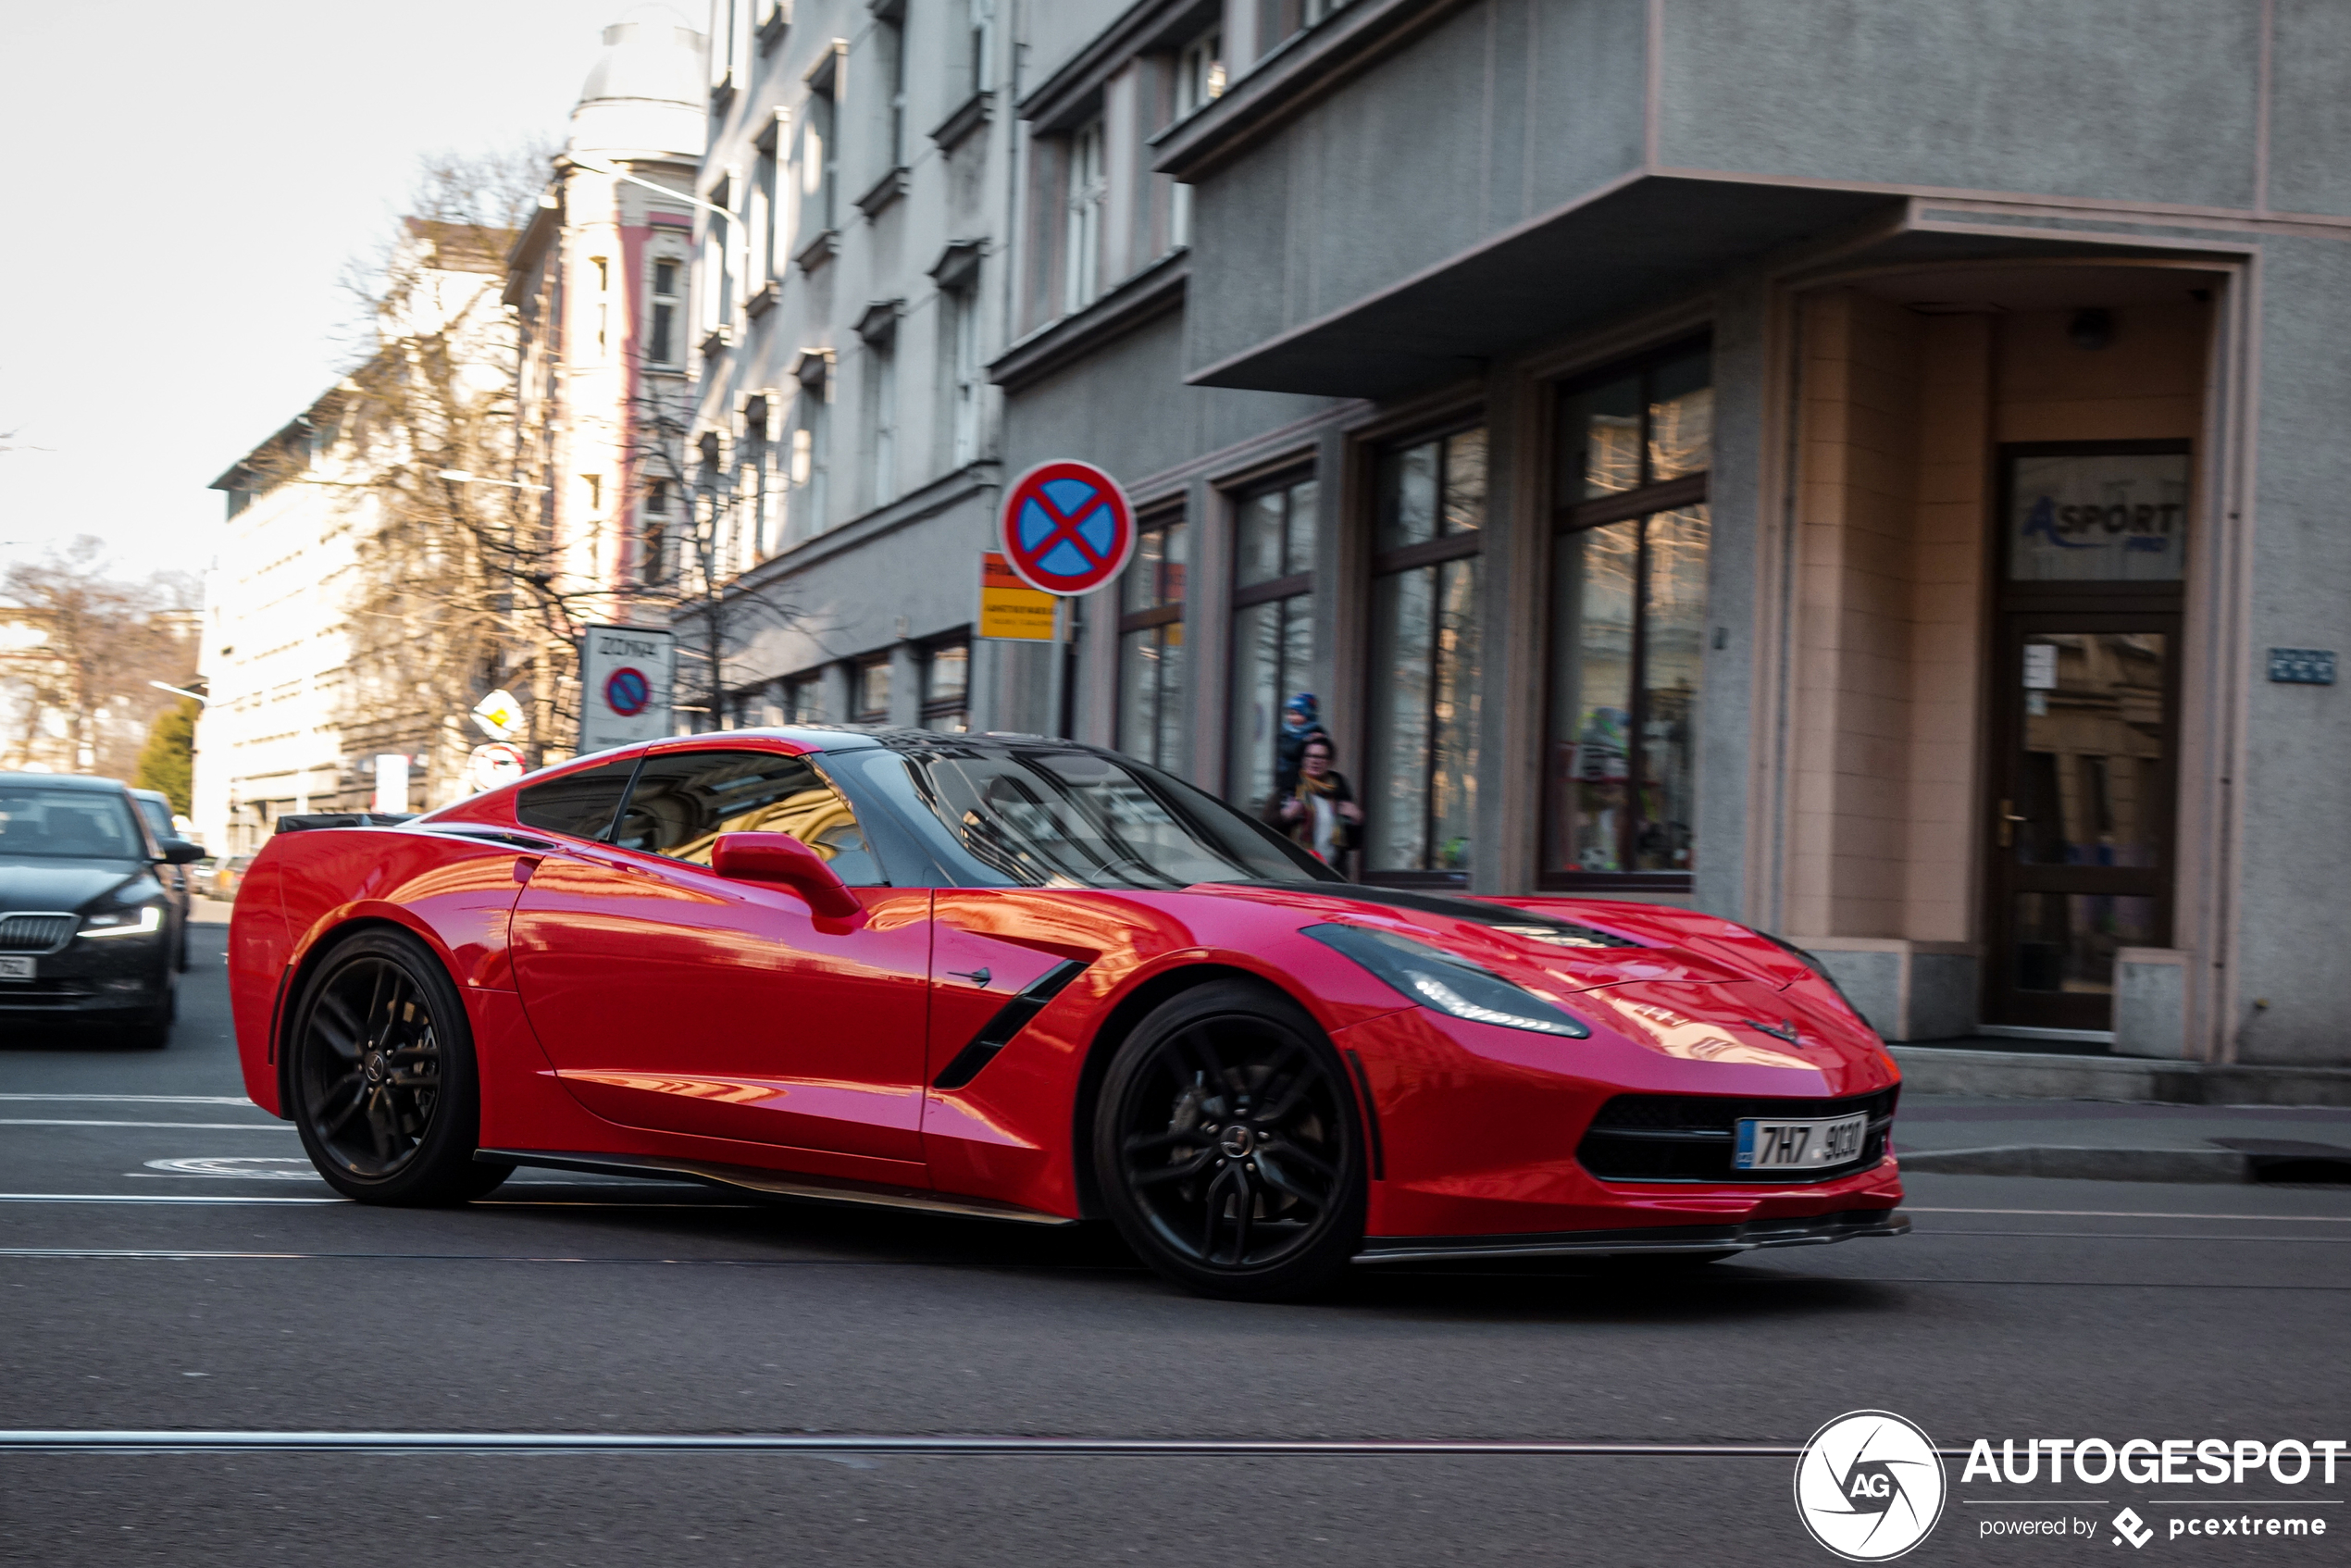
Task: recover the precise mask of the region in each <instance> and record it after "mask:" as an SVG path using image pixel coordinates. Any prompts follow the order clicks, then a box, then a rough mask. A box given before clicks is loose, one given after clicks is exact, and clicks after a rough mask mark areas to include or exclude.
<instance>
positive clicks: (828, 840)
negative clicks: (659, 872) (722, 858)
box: [614, 751, 889, 888]
mask: <svg viewBox="0 0 2351 1568" xmlns="http://www.w3.org/2000/svg"><path fill="white" fill-rule="evenodd" d="M721 833H789V834H790V835H791V836H792V837H793V838H795V839H798V840H800V841H801V842H802V843H803V844H806V845H807V846H808V847H809V848H810V849H812V850H815V852H817V853H818V854H819V855H822V856H823V857H824V858H825V859H826V860H827V861H829V862H830V863H831V864H832V868H833V870H834V872H835V873H836V874H837V875H838V876H839V877H840V879H841V880H842V881H844V882H846V883H848V884H849V885H850V886H851V887H852V888H877V887H881V886H883V885H884V884H885V883H887V881H888V880H889V878H887V877H884V876H883V875H882V870H881V863H880V862H879V861H878V860H877V859H876V858H875V856H874V852H873V851H872V850H871V849H870V848H869V847H867V845H866V843H865V831H864V829H863V828H859V827H858V825H857V814H856V813H855V812H853V811H852V810H851V809H850V805H849V803H848V802H847V801H845V800H843V799H841V797H840V794H839V792H837V791H836V790H834V789H833V787H832V786H831V785H829V784H827V783H826V782H825V778H824V776H823V775H822V774H820V773H818V772H817V771H816V770H815V767H813V766H811V765H810V764H809V762H808V759H807V758H805V757H795V756H787V755H785V754H784V753H780V752H752V751H695V752H671V753H666V754H665V755H661V756H652V757H647V758H646V759H645V765H644V767H643V769H642V770H641V772H640V773H639V774H638V776H637V786H636V788H635V789H633V790H630V791H629V792H628V808H627V809H626V810H624V811H623V812H622V813H621V814H620V827H619V829H618V830H617V831H616V833H615V834H614V841H615V842H616V843H618V844H620V845H622V846H623V847H625V848H628V849H632V850H641V851H643V852H645V853H647V854H657V855H663V856H665V857H666V858H668V859H670V860H682V861H688V862H690V863H691V864H693V865H709V864H710V852H711V846H712V845H713V844H715V842H716V841H717V839H718V835H719V834H721Z"/></svg>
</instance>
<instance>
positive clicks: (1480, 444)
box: [795, 0, 2351, 1063]
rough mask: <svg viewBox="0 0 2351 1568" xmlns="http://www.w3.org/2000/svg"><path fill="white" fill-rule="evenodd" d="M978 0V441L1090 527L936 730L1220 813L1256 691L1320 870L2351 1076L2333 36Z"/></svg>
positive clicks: (2008, 1011) (1258, 782)
mask: <svg viewBox="0 0 2351 1568" xmlns="http://www.w3.org/2000/svg"><path fill="white" fill-rule="evenodd" d="M909 5H910V6H911V7H912V18H913V19H912V20H911V21H910V23H909V25H910V26H916V27H918V26H919V25H920V24H921V19H922V17H923V16H924V15H925V14H926V13H925V10H924V6H923V5H922V0H909ZM817 8H818V7H816V6H814V5H808V6H802V11H803V13H813V12H814V11H815V10H816V9H817ZM1003 9H1004V15H1003V16H1002V17H1001V18H1000V19H999V21H1000V25H1001V26H1002V27H1003V28H1004V29H1005V30H1006V34H1007V43H1008V44H1009V46H1010V48H1011V50H1012V52H1013V54H1012V58H1013V60H1014V61H1015V62H1016V64H1014V65H1013V66H1011V67H1010V68H1009V69H1008V75H1007V78H1006V80H1005V81H1004V82H1003V83H1002V85H1001V93H1000V95H999V98H998V99H997V104H998V110H997V113H998V118H996V120H994V121H993V122H991V125H990V134H991V136H1001V143H1002V145H1001V156H1004V157H1005V158H1006V159H1007V160H1008V165H1007V168H1006V170H1005V176H1004V178H1005V181H1006V183H1005V187H1004V191H1003V194H1004V196H1005V198H1006V207H1005V211H1006V212H1007V214H1008V215H1009V216H1008V217H1007V218H1005V219H1004V223H1003V227H1002V228H1001V230H995V231H991V233H992V236H993V237H991V239H990V240H989V244H990V245H991V246H994V245H998V244H1001V247H1002V249H1001V258H1000V255H999V253H998V252H996V251H994V250H992V249H991V250H990V252H989V262H988V265H989V267H991V268H994V267H998V266H1000V265H1001V268H1002V273H1001V280H1000V281H1001V292H1000V293H998V294H996V295H994V296H993V297H994V298H996V299H998V300H999V301H1000V302H1001V303H1000V304H999V305H997V307H996V308H998V309H999V310H1000V311H1001V317H1000V319H1001V340H1000V341H1001V342H1002V343H1003V345H1004V346H1003V347H1002V348H1001V351H999V352H996V353H994V354H993V355H991V364H990V373H991V375H992V377H993V379H994V381H995V383H996V385H997V386H998V388H999V389H1000V391H1001V398H1002V413H1001V436H1000V438H999V440H1000V445H998V446H997V447H995V448H992V449H991V451H992V454H993V455H994V457H995V458H996V460H997V462H998V463H999V465H1000V467H1001V471H1004V472H1017V471H1019V470H1020V469H1022V468H1025V467H1027V466H1028V465H1030V464H1032V463H1034V462H1037V461H1039V460H1042V459H1045V458H1049V457H1064V456H1075V457H1084V458H1088V459H1090V460H1092V461H1095V462H1098V463H1101V464H1102V465H1103V466H1104V467H1108V468H1109V469H1110V470H1111V471H1113V473H1115V474H1117V475H1119V476H1120V478H1121V479H1122V480H1123V481H1124V482H1125V483H1126V486H1127V488H1128V490H1129V492H1130V493H1131V494H1132V496H1133V498H1134V500H1135V502H1136V504H1137V507H1138V515H1139V516H1140V517H1141V519H1142V523H1143V547H1142V549H1141V550H1140V551H1139V552H1138V560H1137V564H1136V565H1135V566H1131V567H1130V568H1129V571H1128V573H1127V575H1126V579H1125V580H1124V582H1123V583H1122V584H1121V585H1120V586H1119V587H1118V588H1117V589H1115V590H1113V591H1105V592H1103V593H1101V594H1098V595H1096V596H1094V597H1093V598H1091V599H1089V600H1088V601H1085V602H1084V603H1083V604H1082V605H1081V606H1080V608H1079V610H1078V612H1077V614H1076V616H1075V617H1074V619H1075V620H1076V628H1075V637H1074V640H1073V641H1072V643H1071V644H1070V646H1069V647H1068V649H1067V651H1066V660H1065V662H1064V663H1061V664H1060V666H1059V667H1058V668H1051V667H1047V666H1051V664H1053V661H1036V660H1033V659H1032V660H1031V662H1030V663H1029V664H1028V665H1026V666H1018V667H1017V668H1016V667H1015V666H1013V665H1010V664H1008V665H1007V666H1005V668H1006V670H1007V672H1008V680H1007V685H1006V687H1005V689H1004V690H1005V692H1006V694H1007V696H1008V698H1010V700H1009V701H1007V702H1006V703H1004V705H1003V707H1002V710H1001V716H1000V715H999V714H998V713H995V712H990V713H989V714H987V715H985V716H982V715H980V714H978V713H977V712H975V714H974V719H975V722H977V723H980V724H981V726H982V727H983V728H1063V727H1064V726H1065V727H1066V728H1069V729H1070V730H1072V731H1073V732H1074V733H1076V735H1078V736H1079V737H1080V738H1082V739H1086V740H1096V741H1101V742H1105V743H1111V744H1116V745H1119V746H1121V747H1122V748H1124V749H1126V750H1128V751H1130V752H1133V753H1137V754H1139V755H1143V756H1146V757H1149V758H1151V760H1154V761H1157V762H1159V763H1160V764H1162V765H1165V766H1168V767H1171V768H1173V769H1175V770H1176V771H1178V772H1180V773H1183V774H1184V775H1186V776H1187V777H1189V778H1193V779H1194V780H1195V781H1197V782H1199V783H1200V784H1202V785H1204V786H1206V787H1208V788H1211V789H1213V790H1217V791H1219V792H1221V793H1223V794H1225V796H1226V797H1227V798H1229V799H1233V800H1235V801H1236V802H1238V803H1242V804H1245V805H1248V806H1250V807H1251V808H1257V807H1260V806H1261V805H1263V804H1264V803H1267V800H1268V796H1269V793H1270V792H1271V790H1272V784H1273V765H1272V762H1271V748H1272V745H1273V735H1274V727H1275V724H1276V723H1277V722H1278V708H1279V704H1280V703H1281V701H1282V700H1283V698H1284V697H1286V696H1287V695H1288V694H1290V693H1292V692H1295V691H1311V692H1313V693H1315V694H1316V695H1317V697H1318V698H1319V699H1320V703H1321V710H1322V718H1323V722H1324V723H1325V725H1327V727H1328V728H1329V729H1330V731H1331V733H1332V734H1333V736H1334V737H1335V739H1336V740H1337V753H1338V761H1339V766H1340V768H1341V770H1342V771H1343V772H1345V773H1346V774H1347V775H1348V776H1349V777H1350V778H1351V779H1352V780H1353V781H1354V783H1355V786H1356V790H1357V792H1358V794H1359V795H1360V796H1361V797H1362V799H1363V802H1364V804H1365V808H1366V812H1367V815H1368V821H1367V823H1366V826H1365V829H1364V833H1363V835H1362V844H1361V846H1360V847H1359V849H1358V850H1357V852H1356V856H1355V860H1354V862H1353V868H1354V869H1355V871H1356V872H1357V874H1358V875H1360V876H1361V877H1363V878H1364V879H1366V880H1374V881H1389V882H1394V883H1399V884H1406V885H1411V884H1419V885H1426V886H1432V887H1460V888H1466V889H1469V890H1474V891H1480V892H1488V893H1499V894H1517V893H1546V892H1552V893H1559V894H1563V895H1573V896H1578V897H1600V898H1606V897H1633V898H1647V899H1659V900H1664V901H1669V902H1690V903H1694V904H1696V905H1698V906H1699V907H1702V908H1706V909H1710V910H1714V911H1718V912H1720V913H1722V914H1723V915H1726V916H1731V917H1734V918H1737V919H1741V920H1746V921H1750V922H1753V923H1755V924H1758V925H1760V926H1762V927H1766V928H1769V929H1772V930H1774V931H1776V932H1778V933H1780V934H1781V935H1783V936H1784V937H1785V938H1786V939H1787V940H1791V941H1794V942H1797V943H1798V944H1799V945H1802V946H1804V947H1806V948H1807V949H1809V950H1810V951H1812V952H1816V953H1819V954H1821V955H1822V957H1823V958H1824V959H1825V960H1826V961H1827V962H1828V963H1829V964H1831V966H1832V967H1833V968H1834V969H1835V971H1836V972H1837V974H1838V975H1839V977H1840V978H1841V979H1842V980H1843V981H1844V982H1845V984H1846V985H1847V989H1848V990H1850V991H1851V992H1852V993H1853V994H1854V996H1855V998H1856V1000H1857V1002H1859V1003H1860V1005H1861V1007H1862V1008H1863V1010H1864V1011H1865V1012H1866V1013H1868V1014H1869V1015H1870V1016H1871V1018H1872V1022H1874V1023H1876V1024H1877V1025H1878V1026H1879V1027H1880V1028H1881V1029H1882V1030H1883V1031H1884V1032H1885V1034H1886V1035H1887V1036H1888V1037H1889V1038H1891V1039H1936V1038H1947V1037H1951V1036H1957V1035H1965V1034H1971V1033H1975V1032H1978V1031H1980V1030H1986V1029H1989V1030H2009V1031H2019V1032H2024V1033H2029V1034H2039V1035H2044V1036H2048V1037H2051V1038H2053V1039H2055V1040H2056V1041H2058V1042H2059V1043H2062V1042H2064V1041H2066V1040H2068V1039H2081V1040H2084V1041H2105V1040H2108V1039H2110V1040H2111V1041H2112V1043H2113V1045H2114V1048H2115V1049H2117V1050H2120V1051H2124V1052H2133V1053H2137V1054H2142V1055H2149V1056H2168V1057H2175V1058H2185V1059H2196V1060H2216V1061H2227V1060H2233V1061H2245V1062H2279V1063H2286V1062H2300V1063H2310V1062H2338V1063H2339V1062H2346V1061H2351V1048H2346V1047H2345V1046H2344V1045H2343V1044H2342V1043H2341V1037H2340V1031H2339V1029H2338V1027H2337V1026H2336V1020H2338V1019H2339V1018H2341V1017H2342V1016H2343V1015H2344V1014H2345V1012H2346V1011H2351V976H2346V974H2345V971H2344V969H2343V966H2341V965H2338V964H2330V963H2329V962H2328V961H2327V960H2326V959H2325V957H2324V956H2323V953H2322V952H2321V951H2320V950H2321V948H2322V947H2323V946H2324V945H2325V944H2327V943H2328V942H2329V941H2330V940H2331V936H2332V930H2333V929H2334V927H2336V926H2338V925H2339V924H2340V923H2341V922H2340V920H2339V919H2338V918H2335V916H2336V915H2338V913H2339V911H2340V908H2341V905H2342V904H2343V902H2344V901H2345V895H2344V894H2343V893H2342V892H2341V891H2340V888H2341V886H2342V884H2343V880H2344V878H2343V875H2342V873H2343V870H2344V865H2343V863H2344V862H2345V859H2346V858H2351V842H2346V838H2345V834H2344V833H2343V832H2342V831H2341V830H2340V829H2339V828H2337V827H2336V826H2335V825H2336V824H2337V823H2338V822H2339V820H2340V818H2341V811H2342V806H2343V801H2342V799H2341V797H2342V796H2344V795H2345V793H2346V792H2347V791H2351V785H2346V784H2345V782H2344V780H2345V778H2346V775H2347V774H2351V769H2346V766H2345V764H2346V763H2351V755H2346V754H2345V753H2351V726H2346V725H2345V721H2344V719H2343V716H2341V714H2340V712H2339V710H2338V704H2339V703H2340V702H2341V701H2342V698H2341V696H2340V693H2339V691H2338V689H2337V688H2335V687H2333V686H2332V685H2329V684H2323V683H2320V677H2321V676H2322V675H2324V674H2325V673H2326V672H2327V670H2328V669H2329V667H2330V655H2331V651H2332V650H2333V649H2336V648H2339V647H2340V646H2342V644H2343V643H2344V641H2345V638H2346V636H2351V596H2347V595H2346V592H2345V590H2346V588H2351V546H2346V543H2345V539H2344V537H2343V535H2342V531H2341V529H2339V528H2337V527H2336V526H2335V524H2334V519H2333V517H2332V511H2331V506H2330V502H2331V498H2332V495H2333V493H2334V492H2335V490H2336V489H2337V488H2338V486H2339V482H2340V479H2339V477H2340V474H2341V472H2342V470H2343V468H2344V467H2345V458H2344V457H2343V456H2342V455H2340V453H2339V450H2338V448H2337V447H2336V446H2335V444H2334V443H2333V442H2331V441H2330V439H2329V438H2330V436H2331V435H2332V431H2333V430H2334V429H2337V428H2339V427H2340V425H2341V424H2342V422H2343V420H2342V416H2343V414H2344V413H2345V405H2346V404H2351V373H2346V371H2345V368H2344V361H2345V354H2344V352H2343V351H2344V349H2345V347H2346V346H2351V287H2346V285H2351V249H2346V241H2351V173H2346V172H2345V170H2346V169H2351V156H2346V155H2351V118H2345V114H2344V111H2343V110H2342V108H2341V107H2340V104H2341V94H2340V93H2339V91H2338V87H2339V83H2340V81H2341V80H2342V77H2343V73H2344V69H2345V66H2346V64H2351V11H2345V9H2344V8H2342V7H2340V6H2331V5H2326V4H2321V3H2315V0H2069V3H2068V4H2065V5H2061V6H2030V5H2022V4H2015V3H2010V0H1930V3H1926V4H1921V5H1914V6H1873V5H1866V4H1861V3H1859V0H1852V3H1845V0H1352V3H1350V4H1337V5H1334V4H1329V3H1327V0H1325V3H1322V4H1315V3H1313V0H1287V3H1261V0H1191V3H1184V0H1142V3H1140V4H1137V5H1133V6H1125V7H1117V6H1086V5H1081V4H1075V3H1073V4H1067V5H1063V4H1055V5H1051V6H1044V5H1026V6H1014V5H1013V4H1012V3H1011V0H1003ZM795 25H796V26H797V24H795ZM991 156H995V155H993V154H991ZM856 526H863V525H856ZM974 531H975V534H976V536H977V537H979V538H983V539H984V537H985V527H984V524H983V525H976V526H975V530H974ZM966 548H976V545H973V546H966ZM951 568H952V570H953V571H954V572H956V573H957V574H960V573H961V572H962V570H963V567H962V566H961V565H960V564H959V563H953V562H950V561H945V560H941V561H939V562H938V563H937V564H936V566H935V569H937V570H939V571H940V572H947V571H949V570H950V569H951ZM893 569H895V566H894V564H891V565H885V563H884V562H883V560H882V558H881V556H880V555H879V554H878V553H877V554H876V555H875V556H874V557H873V566H872V570H871V573H870V575H869V576H868V577H867V580H869V581H871V582H873V583H875V584H876V585H877V591H878V590H880V589H881V588H882V587H883V586H884V585H888V587H889V589H890V591H902V592H905V593H908V594H912V593H913V592H914V591H915V590H914V589H913V588H912V587H911V586H907V583H911V581H912V579H906V582H900V581H898V580H896V579H891V578H890V577H889V576H888V573H889V571H891V570H893ZM1024 683H1025V684H1024ZM1007 721H1009V722H1007Z"/></svg>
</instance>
